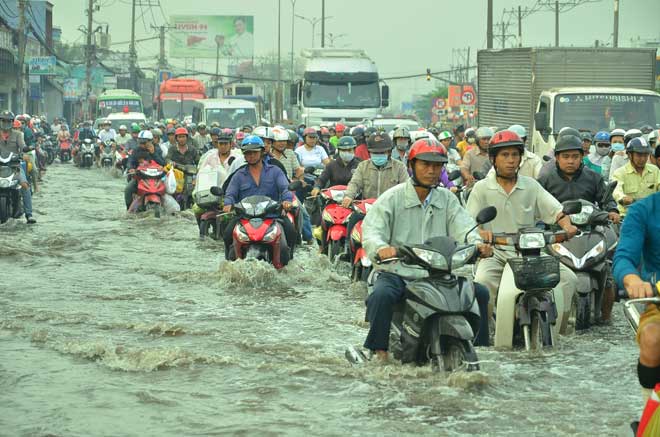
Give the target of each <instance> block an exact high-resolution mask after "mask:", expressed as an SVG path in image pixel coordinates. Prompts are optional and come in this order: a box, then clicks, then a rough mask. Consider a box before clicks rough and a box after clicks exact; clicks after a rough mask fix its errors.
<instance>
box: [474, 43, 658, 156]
mask: <svg viewBox="0 0 660 437" xmlns="http://www.w3.org/2000/svg"><path fill="white" fill-rule="evenodd" d="M655 52H656V51H655V49H629V48H618V49H614V48H573V47H571V48H563V47H560V48H515V49H504V50H480V51H479V52H478V53H477V63H478V70H479V76H478V110H479V112H478V115H479V124H480V125H482V126H497V127H508V126H509V125H511V124H521V125H523V126H525V128H526V129H527V131H528V132H529V134H528V137H529V138H530V139H531V149H532V151H534V152H535V153H539V154H545V153H547V152H548V151H549V150H550V149H553V148H554V144H555V137H554V135H556V134H557V133H558V132H559V130H560V129H561V128H562V127H565V126H570V127H573V128H576V129H582V130H590V131H592V132H594V133H595V132H597V131H600V130H606V131H610V130H612V129H614V128H616V127H620V128H623V129H630V128H641V127H643V126H650V127H652V128H655V129H658V128H660V95H658V94H657V93H656V92H654V91H651V90H653V89H654V86H655V74H656V73H655V58H656V53H655Z"/></svg>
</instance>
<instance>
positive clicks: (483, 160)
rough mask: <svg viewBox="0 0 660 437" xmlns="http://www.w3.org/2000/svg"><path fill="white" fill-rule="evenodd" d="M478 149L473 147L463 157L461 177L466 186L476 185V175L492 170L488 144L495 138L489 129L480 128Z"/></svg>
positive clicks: (477, 133) (477, 134)
mask: <svg viewBox="0 0 660 437" xmlns="http://www.w3.org/2000/svg"><path fill="white" fill-rule="evenodd" d="M476 136H477V147H473V148H472V149H470V150H468V151H467V152H466V153H465V155H463V163H462V164H461V177H462V178H463V182H464V183H465V185H466V186H468V185H472V184H473V183H474V180H475V179H474V173H475V172H477V171H478V172H482V173H484V174H485V173H486V172H487V171H488V170H489V169H490V162H489V156H490V155H489V153H488V144H489V143H490V139H491V138H492V136H493V130H492V129H491V128H489V127H480V128H479V129H477V132H476Z"/></svg>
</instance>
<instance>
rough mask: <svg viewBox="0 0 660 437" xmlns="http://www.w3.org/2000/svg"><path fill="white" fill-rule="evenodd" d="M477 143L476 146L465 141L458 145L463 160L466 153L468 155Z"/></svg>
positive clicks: (457, 148)
mask: <svg viewBox="0 0 660 437" xmlns="http://www.w3.org/2000/svg"><path fill="white" fill-rule="evenodd" d="M475 145H476V143H474V144H469V143H468V142H467V141H465V140H463V141H461V142H459V143H458V144H456V150H458V153H460V154H461V159H463V157H464V156H465V153H467V151H468V150H470V149H471V148H472V147H474V146H475Z"/></svg>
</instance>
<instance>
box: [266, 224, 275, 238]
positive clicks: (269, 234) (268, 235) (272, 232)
mask: <svg viewBox="0 0 660 437" xmlns="http://www.w3.org/2000/svg"><path fill="white" fill-rule="evenodd" d="M275 238H277V226H275V225H273V226H271V228H270V230H269V231H268V232H266V235H264V241H265V242H270V241H274V240H275Z"/></svg>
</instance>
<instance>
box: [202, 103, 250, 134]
mask: <svg viewBox="0 0 660 437" xmlns="http://www.w3.org/2000/svg"><path fill="white" fill-rule="evenodd" d="M214 121H217V122H218V123H219V124H220V127H223V128H225V127H229V128H232V129H235V128H238V127H242V126H245V125H248V124H249V125H251V126H256V125H257V112H256V111H255V109H254V108H213V109H207V110H206V124H207V125H210V124H211V123H213V122H214Z"/></svg>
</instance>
